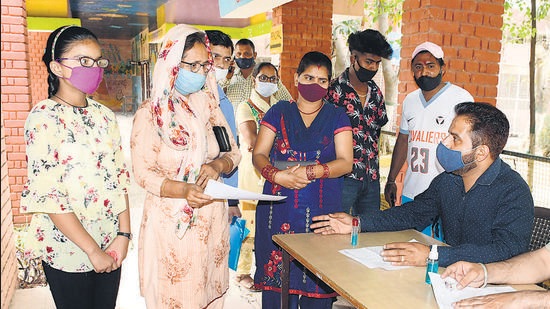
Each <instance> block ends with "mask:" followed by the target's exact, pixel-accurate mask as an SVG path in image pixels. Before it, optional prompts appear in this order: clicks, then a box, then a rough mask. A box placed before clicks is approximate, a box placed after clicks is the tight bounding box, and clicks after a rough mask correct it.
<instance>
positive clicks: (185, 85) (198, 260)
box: [130, 25, 241, 308]
mask: <svg viewBox="0 0 550 309" xmlns="http://www.w3.org/2000/svg"><path fill="white" fill-rule="evenodd" d="M211 63H212V56H211V53H210V50H209V46H208V44H207V41H206V35H205V33H204V32H200V31H198V30H197V29H195V28H193V27H190V26H187V25H177V26H175V27H174V28H172V29H170V31H168V32H167V33H166V35H165V37H164V41H163V43H162V46H161V49H160V51H159V56H158V60H157V63H156V64H155V68H154V71H153V89H152V97H151V99H150V100H148V101H146V102H144V103H143V104H142V106H141V107H140V109H138V111H137V112H136V115H135V118H134V125H133V128H132V136H131V141H130V145H131V149H132V163H133V169H134V175H135V179H136V182H137V184H139V185H140V186H141V187H143V188H144V189H145V190H146V191H147V194H146V197H145V205H144V208H143V219H142V222H141V230H140V235H139V252H138V253H139V256H138V258H139V275H140V288H141V294H142V295H143V296H144V297H145V303H146V305H147V308H222V307H223V302H224V295H225V293H226V291H227V289H228V286H229V265H228V255H229V224H228V217H227V216H228V215H227V211H228V210H227V202H226V201H224V200H213V199H212V198H211V197H210V196H209V195H206V194H204V189H205V187H206V185H207V183H208V182H209V181H220V174H221V173H225V174H228V173H230V172H231V171H232V170H233V169H234V168H235V167H236V166H237V164H239V160H240V158H241V156H240V154H239V150H238V147H237V144H236V142H235V140H234V138H233V136H232V135H231V134H229V141H228V142H229V143H230V144H231V150H229V151H228V152H221V151H220V147H219V145H218V143H217V141H216V137H215V135H214V132H213V128H212V127H213V126H223V127H225V128H226V131H227V132H231V130H230V128H229V125H228V124H227V121H226V120H225V117H224V116H223V113H222V111H221V109H220V107H219V97H218V87H217V84H216V79H215V74H214V72H213V71H212V70H211V68H212V65H211Z"/></svg>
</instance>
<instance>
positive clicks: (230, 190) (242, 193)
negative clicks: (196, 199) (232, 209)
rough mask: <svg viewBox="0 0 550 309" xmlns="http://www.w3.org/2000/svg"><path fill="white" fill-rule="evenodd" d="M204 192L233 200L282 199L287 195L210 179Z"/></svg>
mask: <svg viewBox="0 0 550 309" xmlns="http://www.w3.org/2000/svg"><path fill="white" fill-rule="evenodd" d="M204 194H207V195H210V196H211V197H212V198H214V199H224V200H225V199H232V200H260V201H280V200H283V199H285V198H286V196H278V195H269V194H260V193H256V192H251V191H247V190H242V189H239V188H235V187H232V186H229V185H226V184H223V183H221V182H218V181H215V180H212V179H210V180H208V184H206V188H205V189H204Z"/></svg>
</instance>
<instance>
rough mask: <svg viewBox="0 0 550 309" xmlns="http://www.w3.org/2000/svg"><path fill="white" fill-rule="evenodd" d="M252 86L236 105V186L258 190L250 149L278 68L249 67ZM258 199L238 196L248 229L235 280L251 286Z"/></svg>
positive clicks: (259, 178) (259, 183)
mask: <svg viewBox="0 0 550 309" xmlns="http://www.w3.org/2000/svg"><path fill="white" fill-rule="evenodd" d="M252 78H253V86H254V88H253V90H252V92H251V93H250V98H249V99H248V100H246V101H244V102H241V103H240V104H239V105H238V107H237V115H236V122H237V125H238V128H239V142H240V144H239V148H240V150H241V155H242V158H241V163H239V188H241V189H244V190H248V191H252V192H257V193H261V192H262V188H263V186H264V181H265V179H264V178H262V175H261V174H260V172H259V171H257V170H256V169H255V168H254V165H253V164H252V150H254V144H255V143H256V138H257V136H258V130H260V122H261V121H262V118H263V116H264V115H265V113H266V112H267V110H268V109H269V108H270V107H271V105H274V104H275V103H277V99H276V98H275V96H274V93H275V92H277V90H278V86H277V84H278V82H279V71H278V70H277V68H276V67H275V66H274V65H273V64H271V63H269V62H262V63H260V64H258V65H256V67H254V70H253V71H252ZM257 203H258V201H247V200H241V202H240V207H241V214H242V217H243V218H244V219H246V226H247V228H248V229H249V230H250V233H249V234H248V237H246V238H245V240H244V241H243V244H242V246H241V254H240V256H239V264H238V266H237V277H236V280H237V282H238V283H239V284H240V285H241V286H243V287H245V288H247V289H249V290H251V291H258V290H257V289H255V288H254V280H253V279H252V277H251V274H250V272H251V270H252V258H253V255H252V250H253V249H254V234H255V224H254V222H255V218H254V217H255V214H256V204H257Z"/></svg>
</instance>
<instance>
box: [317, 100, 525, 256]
mask: <svg viewBox="0 0 550 309" xmlns="http://www.w3.org/2000/svg"><path fill="white" fill-rule="evenodd" d="M455 111H456V117H455V118H454V120H453V122H452V124H451V127H450V128H449V135H448V136H447V137H446V138H445V139H444V140H443V141H441V143H440V145H438V148H437V159H438V160H439V163H440V164H441V165H442V166H443V168H444V169H445V171H446V172H443V173H441V174H439V175H438V176H437V177H436V178H434V180H433V181H432V183H431V184H430V186H429V187H428V189H427V190H426V191H424V192H423V193H421V194H419V195H418V196H416V197H415V199H414V201H412V202H409V203H406V204H404V205H402V206H400V207H393V208H390V209H388V210H386V211H383V212H372V213H366V214H364V215H361V216H360V222H361V230H362V231H365V232H367V231H368V232H378V231H397V230H404V229H411V228H416V229H422V228H423V227H425V226H427V225H428V224H429V223H430V220H431V219H432V218H435V217H436V216H438V215H439V216H440V217H441V220H442V223H443V224H442V225H443V232H444V235H445V238H446V241H447V243H448V244H449V245H450V246H448V247H447V246H441V247H438V251H439V264H440V265H441V266H448V265H450V264H452V263H454V262H457V261H460V260H464V261H469V262H479V263H490V262H494V261H501V260H505V259H509V258H511V257H513V256H516V255H518V254H520V253H523V252H525V251H527V248H528V245H529V240H530V236H531V229H532V226H533V216H534V214H533V213H534V204H533V197H532V196H531V192H530V189H529V186H528V185H527V183H526V182H525V181H524V180H523V178H522V177H521V176H520V175H519V174H518V173H517V172H515V171H514V170H512V169H511V168H510V166H509V165H508V164H506V163H505V162H503V161H502V160H501V159H500V158H499V155H500V153H501V152H502V149H503V148H504V145H505V144H506V141H507V139H508V131H509V123H508V120H507V119H506V116H505V115H504V114H503V113H502V112H501V111H500V110H498V109H497V108H496V107H494V106H492V105H489V104H486V103H472V102H467V103H460V104H458V105H457V106H456V107H455ZM313 221H316V223H314V224H312V225H311V227H312V228H313V229H315V233H322V234H335V233H336V234H346V233H350V232H351V221H352V216H350V215H348V214H345V213H334V214H329V215H323V216H317V217H314V218H313ZM429 251H430V248H429V247H428V246H427V245H424V244H422V243H413V242H405V243H389V244H386V245H385V246H384V250H383V252H382V256H383V257H384V259H385V260H386V261H388V262H392V264H393V265H399V266H405V265H409V266H422V265H426V258H427V257H428V253H429Z"/></svg>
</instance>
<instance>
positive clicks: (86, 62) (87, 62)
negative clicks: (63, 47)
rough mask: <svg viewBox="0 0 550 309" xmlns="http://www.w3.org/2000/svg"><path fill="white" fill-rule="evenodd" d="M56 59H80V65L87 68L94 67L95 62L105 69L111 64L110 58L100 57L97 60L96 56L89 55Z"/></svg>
mask: <svg viewBox="0 0 550 309" xmlns="http://www.w3.org/2000/svg"><path fill="white" fill-rule="evenodd" d="M56 60H57V61H59V60H78V61H79V62H80V65H81V66H83V67H85V68H91V67H93V66H94V63H97V66H98V67H100V68H103V69H104V68H106V67H108V66H109V59H103V58H99V59H97V60H96V59H94V58H91V57H87V56H82V57H74V58H57V59H56Z"/></svg>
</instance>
